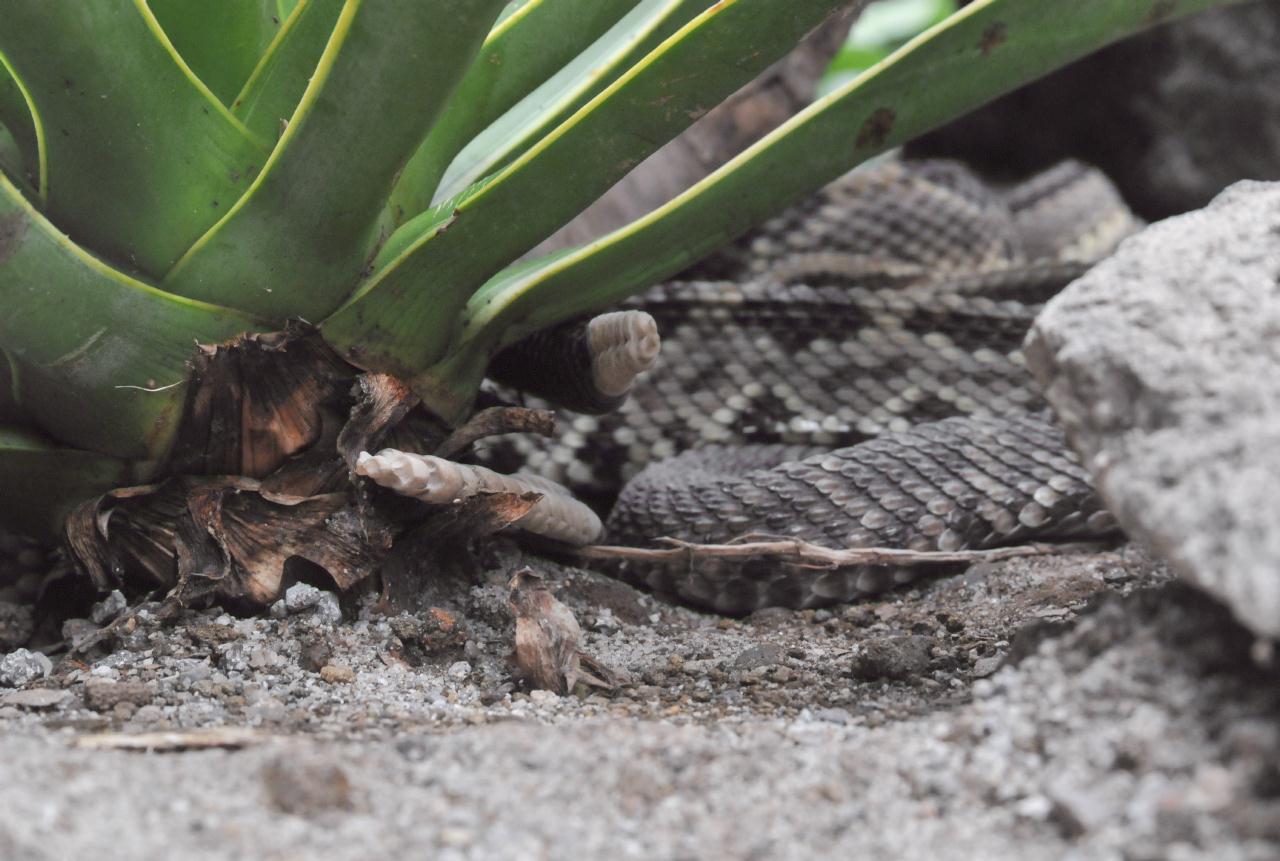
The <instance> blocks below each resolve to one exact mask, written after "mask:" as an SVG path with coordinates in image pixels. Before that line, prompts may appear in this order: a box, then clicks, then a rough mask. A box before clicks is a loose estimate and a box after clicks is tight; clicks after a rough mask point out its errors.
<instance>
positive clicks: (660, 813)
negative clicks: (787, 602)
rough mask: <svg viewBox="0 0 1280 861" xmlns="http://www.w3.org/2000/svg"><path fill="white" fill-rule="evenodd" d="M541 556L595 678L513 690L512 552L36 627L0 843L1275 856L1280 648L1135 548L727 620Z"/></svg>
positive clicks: (649, 854)
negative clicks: (407, 573)
mask: <svg viewBox="0 0 1280 861" xmlns="http://www.w3.org/2000/svg"><path fill="white" fill-rule="evenodd" d="M537 564H538V567H539V569H540V570H541V571H542V573H543V574H544V576H546V577H548V578H549V579H550V580H551V581H552V582H553V584H554V586H555V590H556V594H557V595H558V597H560V599H561V600H563V601H564V602H565V603H566V604H568V605H569V606H570V607H571V608H572V609H573V610H574V612H575V614H576V615H577V617H578V619H579V621H580V622H581V623H582V626H583V628H584V630H585V631H586V643H585V645H586V649H587V651H589V652H590V653H592V654H593V655H595V656H596V657H597V658H599V659H600V660H602V661H604V662H605V663H606V664H608V665H609V666H611V667H613V668H615V669H616V670H618V671H620V672H621V673H623V674H625V676H626V677H627V678H628V679H629V681H628V682H627V683H626V684H625V685H624V686H623V687H622V688H621V689H620V690H618V691H617V692H614V693H611V694H608V695H601V694H596V695H591V696H586V697H584V698H580V697H575V696H571V697H558V696H555V695H553V694H550V693H547V692H543V691H533V692H528V691H525V690H523V689H522V688H521V687H520V685H519V684H518V683H517V681H516V680H515V679H514V677H513V675H512V668H511V665H510V662H509V654H510V651H511V643H512V624H513V623H512V617H511V611H510V609H509V608H508V606H507V600H506V599H507V594H506V588H505V582H506V576H507V572H508V570H509V566H502V567H499V568H495V569H494V570H492V571H490V572H488V573H487V574H486V575H485V578H484V580H483V582H479V583H476V584H473V585H470V586H463V587H459V588H457V589H454V590H452V591H449V590H445V591H444V596H445V597H444V599H443V600H442V601H441V602H440V603H441V607H440V609H441V610H443V611H444V613H445V614H447V615H442V614H441V613H440V612H430V611H424V612H421V613H416V614H402V615H399V616H394V617H387V616H384V615H380V614H378V613H376V612H374V610H373V602H372V600H370V599H365V600H363V601H350V600H348V601H347V602H346V605H345V606H343V607H342V615H343V617H342V618H339V615H340V614H339V612H338V602H337V601H336V600H335V599H334V597H333V596H330V595H328V594H327V593H319V592H316V591H314V590H311V591H308V589H309V587H307V588H302V589H299V590H297V591H296V592H294V593H293V594H292V600H291V601H290V602H289V604H290V606H285V605H283V604H282V605H281V606H279V607H277V608H276V609H275V611H274V613H273V614H271V615H263V616H259V617H254V618H243V619H241V618H235V617H233V616H230V615H228V614H225V613H222V612H220V611H216V610H212V611H200V612H195V611H187V612H184V613H183V614H182V615H181V616H180V617H179V618H178V619H176V620H173V621H168V622H163V623H162V622H160V621H158V620H157V619H156V618H155V616H154V613H153V612H152V610H154V609H155V608H150V609H148V608H144V609H143V611H142V612H140V613H138V614H137V615H136V616H135V617H134V622H131V623H129V624H128V625H124V626H122V630H123V631H124V632H122V633H121V634H120V636H118V637H114V638H111V639H109V640H108V641H107V642H106V643H104V644H103V645H102V646H100V647H98V648H96V649H94V650H91V652H90V653H89V654H88V655H86V656H84V657H83V658H82V659H72V658H68V657H65V656H63V657H59V656H57V655H55V656H53V660H52V661H51V665H52V671H51V672H50V673H49V675H48V676H40V675H37V676H36V677H35V678H32V679H30V680H28V681H26V682H25V683H22V684H20V685H17V686H12V685H11V686H10V687H0V811H2V812H0V857H3V858H6V859H46V858H48V859H53V858H66V857H79V856H83V855H87V854H90V853H92V854H93V856H95V857H100V858H173V857H179V856H181V857H188V858H248V857H255V858H271V859H277V858H279V859H284V858H320V857H323V858H352V859H356V858H369V857H401V856H404V857H443V858H451V857H456V858H557V857H565V856H566V855H568V854H570V853H572V854H573V855H576V856H580V857H603V856H606V855H607V856H610V857H628V858H629V857H636V858H655V857H658V858H793V857H794V858H807V857H815V856H820V855H823V856H825V855H831V854H834V853H837V852H839V853H841V854H842V855H847V854H848V853H850V852H853V853H856V854H857V856H862V855H870V854H871V853H873V852H874V853H876V854H878V855H883V856H885V857H894V858H933V859H936V858H1020V859H1026V858H1081V859H1084V858H1107V859H1110V858H1116V859H1164V858H1171V859H1178V858H1226V859H1230V858H1249V859H1272V858H1277V857H1280V685H1277V681H1280V675H1277V674H1276V672H1275V671H1274V670H1268V669H1265V668H1263V666H1261V665H1260V661H1261V662H1262V663H1263V664H1265V663H1266V659H1267V655H1266V650H1265V649H1264V648H1262V647H1261V646H1260V645H1259V644H1257V643H1255V642H1253V641H1252V639H1251V638H1250V637H1249V636H1248V635H1247V634H1246V633H1245V632H1244V631H1243V630H1242V629H1240V628H1239V627H1237V626H1236V625H1235V624H1234V623H1233V622H1232V621H1231V620H1230V618H1229V617H1228V616H1227V614H1226V613H1225V612H1224V611H1223V610H1221V609H1220V608H1219V607H1217V606H1216V605H1214V604H1213V603H1212V602H1210V601H1209V600H1208V599H1206V598H1204V597H1203V596H1202V595H1200V594H1199V593H1197V592H1193V591H1191V590H1189V589H1187V588H1185V587H1183V586H1181V585H1179V584H1176V583H1171V582H1170V578H1169V576H1168V575H1167V573H1165V572H1164V571H1163V570H1162V569H1161V568H1160V566H1158V565H1155V564H1153V563H1151V562H1150V561H1149V560H1147V559H1146V558H1145V557H1144V556H1143V555H1142V554H1141V553H1140V552H1138V551H1137V550H1134V549H1128V548H1126V549H1121V550H1117V551H1114V552H1107V553H1100V554H1093V555H1087V556H1081V555H1075V556H1059V557H1045V558H1039V559H1023V560H1015V561H1011V562H1006V563H999V564H989V565H978V566H974V567H973V568H971V569H969V570H968V571H967V572H965V573H963V574H960V575H958V576H955V577H949V578H942V579H937V580H933V581H930V582H926V583H923V584H920V585H917V586H915V587H913V588H910V589H906V590H902V591H899V592H896V593H892V594H889V595H886V596H884V598H883V599H882V600H879V601H875V602H871V603H864V604H859V605H854V606H850V607H846V608H838V609H836V610H830V611H828V610H820V611H805V612H790V611H779V610H770V611H764V612H762V613H758V614H756V615H755V616H752V617H750V618H748V619H744V620H728V619H721V618H716V617H711V616H704V615H700V614H697V613H694V612H691V611H688V610H684V609H681V608H676V607H671V606H668V605H664V604H661V603H658V602H656V601H655V600H654V599H653V598H651V597H649V596H646V595H643V594H640V593H638V592H636V591H634V590H632V589H630V588H629V587H626V586H624V585H622V584H619V583H616V582H614V581H611V580H608V579H607V578H604V577H601V576H599V575H596V574H592V573H589V572H584V571H578V570H574V569H568V568H563V567H559V566H555V565H552V564H550V563H537ZM12 591H13V590H12V589H10V593H9V594H6V593H4V592H3V591H0V610H2V609H3V607H2V604H3V599H4V598H5V597H10V598H11V597H14V596H13V594H12ZM112 609H113V608H111V607H106V608H103V609H101V610H99V613H98V618H99V620H100V621H105V620H104V619H103V616H104V615H105V614H109V613H110V612H111V610H112ZM3 618H4V616H3V613H2V612H0V621H2V620H3ZM449 622H452V623H455V625H456V626H455V627H450V624H449ZM95 629H96V625H94V624H93V623H91V622H89V621H87V620H86V621H82V622H76V623H72V624H71V626H70V628H69V631H70V632H71V633H72V634H73V635H75V636H80V637H83V636H85V635H87V634H91V633H92V632H93V631H94V630H95ZM2 633H3V627H2V625H0V634H2ZM10 658H12V656H10ZM210 732H213V733H215V735H212V736H210V735H208V733H210ZM142 733H163V734H162V735H155V736H150V737H148V736H142V735H139V734H142ZM217 733H221V736H219V735H217ZM130 742H132V743H136V744H144V745H145V744H149V745H151V746H152V747H153V748H154V749H153V750H151V751H150V752H148V751H145V750H144V751H134V750H124V749H119V748H120V746H121V745H124V744H128V743H130ZM201 743H217V744H221V745H223V747H220V748H215V749H190V748H191V747H192V746H194V745H198V744H201ZM104 748H105V749H104Z"/></svg>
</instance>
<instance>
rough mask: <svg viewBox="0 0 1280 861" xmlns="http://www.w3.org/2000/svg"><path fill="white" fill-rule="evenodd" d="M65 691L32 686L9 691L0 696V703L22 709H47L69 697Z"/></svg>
mask: <svg viewBox="0 0 1280 861" xmlns="http://www.w3.org/2000/svg"><path fill="white" fill-rule="evenodd" d="M70 697H71V694H70V693H68V692H67V691H56V690H51V689H49V688H32V689H30V690H25V691H10V692H9V693H7V694H5V695H4V696H0V705H6V706H17V707H18V708H24V709H48V708H53V707H54V706H57V705H61V704H62V703H64V702H66V701H67V700H68V699H70Z"/></svg>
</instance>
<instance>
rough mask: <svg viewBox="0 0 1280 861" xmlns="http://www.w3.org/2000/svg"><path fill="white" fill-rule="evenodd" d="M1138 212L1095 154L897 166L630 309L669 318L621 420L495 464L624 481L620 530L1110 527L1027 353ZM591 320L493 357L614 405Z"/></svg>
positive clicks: (698, 576)
mask: <svg viewBox="0 0 1280 861" xmlns="http://www.w3.org/2000/svg"><path fill="white" fill-rule="evenodd" d="M1138 226H1139V223H1138V221H1137V220H1136V219H1135V218H1134V217H1133V216H1132V215H1131V214H1130V213H1129V211H1128V209H1127V208H1126V207H1125V206H1124V204H1123V202H1122V201H1121V200H1120V198H1119V196H1118V194H1117V193H1116V192H1115V190H1114V189H1113V188H1112V186H1111V185H1110V183H1109V182H1108V181H1107V180H1106V179H1105V177H1103V176H1102V175H1101V174H1099V173H1098V172H1097V171H1095V170H1093V169H1091V168H1088V167H1086V166H1084V165H1081V164H1078V163H1074V162H1071V163H1063V164H1060V165H1058V166H1056V167H1054V168H1052V169H1050V170H1048V171H1046V172H1045V173H1042V174H1040V175H1038V176H1035V177H1033V178H1031V179H1029V180H1026V181H1024V182H1021V183H1018V184H1016V185H1012V186H1006V187H999V186H996V185H993V184H989V183H987V182H984V181H983V180H981V179H980V178H979V177H977V176H976V175H975V174H973V173H972V172H971V171H969V170H968V169H966V168H965V167H963V166H962V165H960V164H958V163H954V162H946V161H925V162H904V161H899V160H886V161H883V162H881V163H879V164H876V165H873V166H870V167H868V168H865V169H862V170H859V171H855V172H854V173H852V174H850V175H848V176H847V177H845V178H843V179H841V180H839V181H837V182H836V183H833V184H832V185H830V186H828V187H827V188H826V189H824V190H823V191H821V192H820V193H819V194H817V195H815V196H813V197H812V198H810V199H809V200H807V201H805V202H803V203H802V204H800V205H799V206H797V207H795V208H793V209H791V210H789V211H788V212H786V213H784V214H782V215H781V216H779V217H777V218H775V219H774V220H772V221H771V222H769V223H766V224H765V225H764V226H763V227H761V228H760V229H759V230H757V231H756V232H755V233H754V234H752V235H750V236H748V237H747V238H746V239H744V240H743V241H741V242H739V243H738V244H737V245H735V246H733V247H732V248H731V249H729V250H728V251H727V252H724V253H721V254H720V255H717V256H716V257H714V258H712V259H709V260H706V261H704V262H703V263H701V264H699V266H698V267H696V268H695V269H694V270H692V271H690V272H689V273H686V275H685V277H684V278H682V279H681V280H679V281H676V282H671V283H668V284H664V285H662V286H659V287H657V288H655V289H653V290H651V291H649V292H648V293H647V294H645V295H643V296H642V297H640V298H639V299H637V300H636V301H635V302H633V303H630V304H629V306H628V307H630V308H634V309H643V310H644V311H645V312H647V313H648V314H649V315H651V316H652V318H653V319H654V320H655V321H656V323H657V327H658V329H659V330H661V333H662V357H661V359H660V360H659V362H658V364H657V365H656V366H655V367H654V368H653V369H652V370H651V371H650V372H649V373H648V374H646V375H644V376H643V377H642V379H641V380H640V381H639V383H638V384H637V385H636V386H635V388H634V390H633V391H632V392H631V395H630V397H629V398H628V399H626V400H625V401H624V402H622V404H621V406H620V408H619V409H617V410H616V411H615V412H613V413H611V414H608V415H604V416H599V417H593V416H586V415H576V416H575V415H570V416H566V417H565V422H564V424H565V430H564V431H563V432H562V433H561V434H560V436H559V437H558V438H556V439H554V440H552V441H551V442H550V443H549V444H548V443H546V442H545V441H538V440H535V439H517V440H515V441H514V442H507V443H504V444H502V445H500V446H497V447H492V448H490V449H489V450H488V451H486V452H482V456H483V457H484V458H486V459H487V460H488V462H489V463H490V464H491V465H496V466H507V467H510V466H515V465H519V464H523V468H524V470H525V471H527V472H532V473H535V474H538V475H540V476H543V477H546V478H551V479H554V480H556V481H558V482H561V483H564V484H567V485H568V486H570V487H571V488H572V489H573V490H574V491H575V492H577V493H579V494H580V495H586V496H588V497H592V498H596V499H604V498H607V496H608V494H609V493H610V492H616V488H617V487H619V486H621V485H622V483H623V481H625V480H626V479H630V481H629V482H628V483H627V484H626V486H625V488H624V489H623V490H622V492H621V495H620V496H619V497H618V499H617V502H616V504H615V505H614V506H613V510H612V513H611V514H610V516H609V518H608V521H607V524H606V529H607V534H608V535H607V537H608V540H609V541H611V542H615V543H629V544H648V543H651V542H652V541H653V539H655V538H657V537H661V536H668V537H674V538H678V539H684V540H689V541H694V542H700V543H722V542H726V541H729V540H731V539H733V538H735V537H736V536H740V535H742V534H744V533H761V532H764V533H772V534H776V535H782V536H791V537H797V538H802V539H804V540H807V541H810V542H813V543H817V544H821V545H824V546H829V547H860V546H878V547H903V548H910V549H925V550H928V549H944V550H950V549H957V548H961V547H967V548H983V547H991V546H995V545H1000V544H1008V543H1018V542H1022V541H1026V540H1030V539H1034V538H1066V537H1084V536H1099V535H1103V534H1106V533H1107V532H1109V531H1111V530H1113V529H1114V525H1113V523H1112V521H1111V519H1110V517H1109V516H1108V515H1107V513H1106V512H1105V511H1104V510H1103V509H1102V508H1101V506H1100V504H1099V502H1098V501H1097V499H1096V498H1095V497H1094V495H1093V493H1092V491H1091V490H1090V488H1089V484H1088V477H1087V475H1086V474H1085V472H1084V470H1083V469H1082V468H1081V467H1080V465H1079V464H1078V463H1077V462H1076V460H1075V459H1074V457H1073V456H1072V455H1071V454H1070V453H1069V452H1068V450H1067V448H1066V446H1065V444H1064V440H1063V436H1062V433H1061V432H1060V431H1059V430H1058V429H1057V428H1056V427H1055V426H1054V425H1053V424H1052V422H1051V420H1050V419H1049V418H1048V417H1047V416H1046V415H1044V413H1043V406H1044V405H1043V403H1042V401H1041V400H1040V397H1039V394H1038V393H1037V391H1036V390H1035V388H1034V385H1033V383H1032V382H1031V380H1030V377H1029V375H1028V374H1027V372H1026V370H1025V368H1024V366H1023V363H1022V359H1021V355H1020V353H1019V348H1020V345H1021V343H1022V339H1023V336H1024V335H1025V333H1026V330H1027V328H1028V326H1029V325H1030V323H1031V321H1032V319H1033V318H1034V316H1035V314H1036V312H1037V310H1038V308H1039V306H1040V305H1041V304H1042V303H1043V302H1044V301H1045V300H1046V299H1047V298H1048V297H1049V296H1051V295H1052V294H1053V293H1054V292H1056V291H1057V290H1058V289H1060V288H1061V287H1062V286H1064V285H1065V284H1066V283H1067V282H1068V281H1070V280H1071V279H1072V278H1074V277H1076V276H1077V275H1079V274H1081V273H1082V272H1083V271H1085V270H1086V269H1087V268H1088V266H1089V265H1090V264H1091V263H1093V262H1094V261H1096V260H1097V259H1099V258H1100V257H1101V256H1103V255H1105V254H1106V253H1108V252H1109V251H1110V250H1111V249H1112V248H1113V247H1114V246H1115V245H1116V243H1117V242H1118V241H1119V240H1120V239H1122V238H1123V237H1124V236H1126V235H1127V234H1129V233H1131V232H1133V231H1134V230H1135V229H1136V228H1137V227H1138ZM637 316H640V315H637ZM644 319H645V320H648V318H644ZM586 332H587V329H585V328H584V325H583V324H582V323H581V322H579V323H574V324H568V325H566V326H564V327H561V328H560V329H559V330H553V331H550V332H547V333H543V334H541V335H539V336H537V337H535V338H533V339H531V340H529V341H528V342H525V343H523V344H521V345H517V346H516V347H515V348H512V349H511V350H510V351H509V352H508V353H507V354H506V355H504V356H500V357H499V360H498V361H497V362H495V364H494V366H493V367H492V368H491V371H493V372H494V375H495V376H497V377H499V378H505V380H504V381H505V382H508V383H515V384H517V385H519V386H520V387H522V388H524V389H533V390H535V391H541V392H543V393H546V394H550V395H552V396H554V397H556V398H557V400H559V401H560V402H562V403H565V402H567V403H569V404H570V405H573V406H575V407H577V408H578V409H596V410H600V409H603V408H606V407H610V406H614V405H616V404H617V402H618V401H619V400H621V398H620V397H618V395H619V392H618V391H610V392H604V393H601V392H598V391H596V388H598V387H596V386H593V383H592V380H593V379H597V378H598V375H597V377H592V376H591V375H590V373H589V371H590V368H591V359H592V357H593V355H596V353H594V352H593V351H597V350H598V345H595V344H594V342H593V341H592V340H591V338H590V337H587V336H586ZM575 368H576V369H577V370H576V371H575V370H574V369H575ZM948 416H954V417H952V418H948ZM681 452H684V453H683V454H681ZM637 473H638V474H637ZM615 573H617V574H619V575H620V576H622V577H624V578H625V579H628V580H631V581H632V582H635V583H639V584H642V585H645V586H647V587H649V588H651V589H654V590H655V591H657V592H660V593H663V594H666V595H669V596H674V597H676V598H678V599H680V600H683V601H685V602H687V603H692V604H696V605H699V606H703V607H707V608H709V609H712V610H716V611H719V612H726V613H743V612H749V611H751V610H754V609H756V608H758V607H762V606H769V605H786V606H794V607H806V606H817V605H821V604H826V603H832V602H837V601H844V600H849V599H851V598H855V597H857V596H859V595H861V594H865V593H868V592H873V591H878V590H881V589H883V588H886V587H887V586H890V585H892V584H893V583H895V582H902V581H904V580H906V579H909V577H910V576H911V575H910V572H909V571H906V570H903V571H895V570H892V569H887V568H872V567H868V566H859V567H854V568H847V569H839V570H835V571H813V570H806V569H799V568H790V567H788V566H784V565H780V564H779V563H777V562H768V561H763V560H757V561H746V562H743V561H738V560H713V561H707V562H701V563H700V564H699V565H697V566H693V565H691V564H687V563H686V564H681V565H677V566H671V567H664V566H660V565H654V564H648V563H646V564H643V565H639V564H636V563H625V564H623V565H621V566H620V567H619V568H617V569H616V570H615Z"/></svg>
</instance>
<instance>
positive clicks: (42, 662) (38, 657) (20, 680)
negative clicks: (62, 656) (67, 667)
mask: <svg viewBox="0 0 1280 861" xmlns="http://www.w3.org/2000/svg"><path fill="white" fill-rule="evenodd" d="M51 672H53V661H51V660H49V658H48V656H47V655H43V654H41V653H40V652H32V651H29V650H28V649H17V650H16V651H13V652H10V653H9V654H7V655H5V656H4V657H3V658H0V685H3V686H5V687H10V688H20V687H22V686H23V685H25V684H27V683H28V682H30V681H33V680H35V679H38V678H43V677H45V676H47V675H49V673H51Z"/></svg>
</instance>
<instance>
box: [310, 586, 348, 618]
mask: <svg viewBox="0 0 1280 861" xmlns="http://www.w3.org/2000/svg"><path fill="white" fill-rule="evenodd" d="M311 618H312V620H313V621H315V622H317V623H318V624H321V625H336V624H338V623H339V622H341V621H342V607H341V605H339V604H338V596H337V595H335V594H333V593H332V592H322V593H320V600H319V601H317V602H316V605H315V607H313V608H312V609H311Z"/></svg>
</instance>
